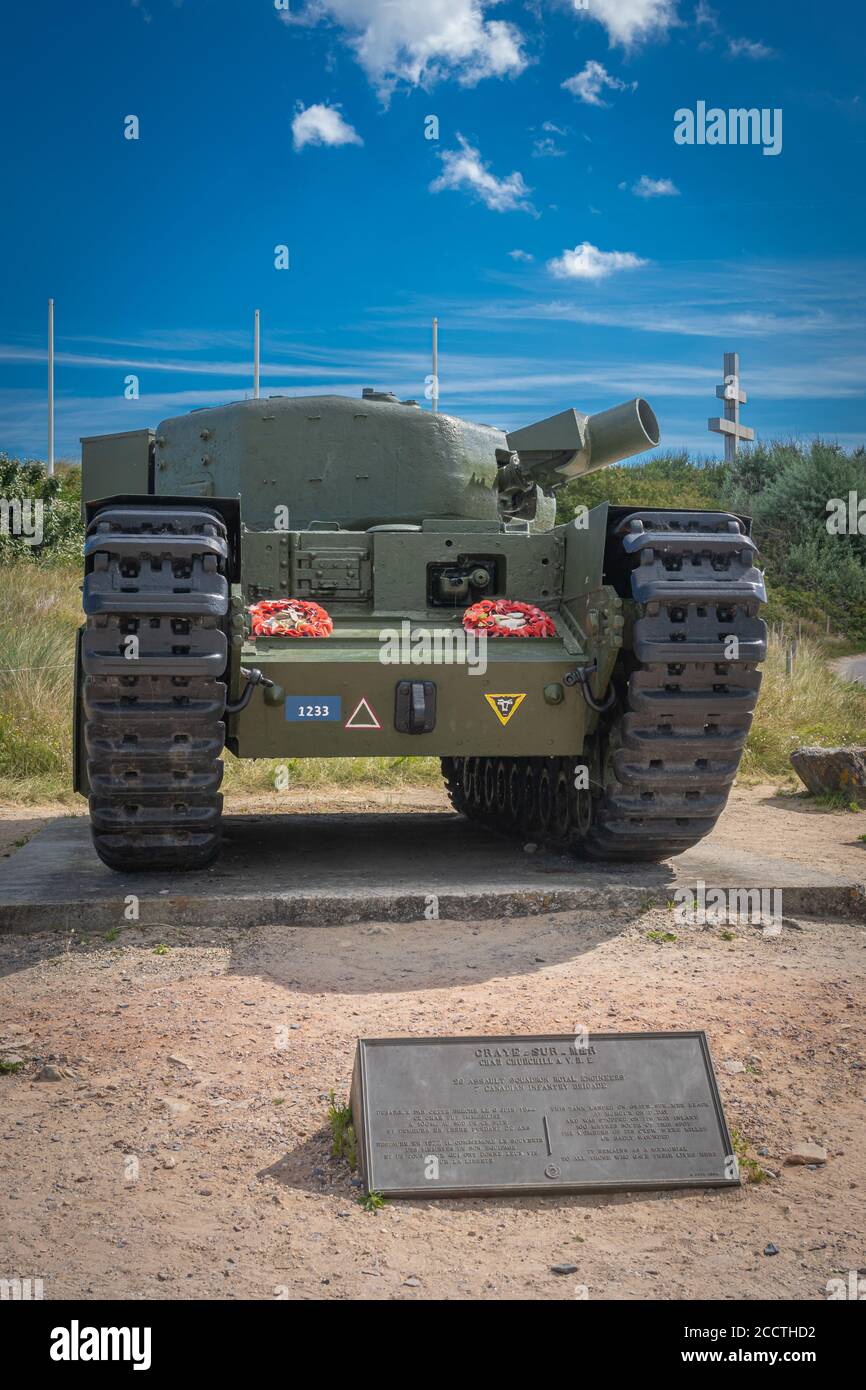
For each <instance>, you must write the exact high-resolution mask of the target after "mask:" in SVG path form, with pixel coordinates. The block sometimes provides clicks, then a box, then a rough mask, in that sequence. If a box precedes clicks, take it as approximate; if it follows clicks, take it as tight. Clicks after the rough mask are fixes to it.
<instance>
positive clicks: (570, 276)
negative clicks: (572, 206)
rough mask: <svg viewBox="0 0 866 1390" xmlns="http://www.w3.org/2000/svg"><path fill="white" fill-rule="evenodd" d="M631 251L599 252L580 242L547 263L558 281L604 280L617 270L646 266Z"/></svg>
mask: <svg viewBox="0 0 866 1390" xmlns="http://www.w3.org/2000/svg"><path fill="white" fill-rule="evenodd" d="M648 264H649V262H648V261H644V260H642V259H641V257H640V256H636V255H635V254H634V252H633V251H599V249H598V247H597V246H593V245H592V243H591V242H589V241H582V242H581V243H580V245H579V246H575V248H574V250H573V251H569V250H565V251H563V253H562V255H561V256H557V257H556V258H555V259H554V260H552V261H548V262H547V268H548V270H549V271H550V273H551V275H555V276H556V278H557V279H558V280H605V279H606V278H607V276H608V275H613V274H614V273H615V272H616V271H618V270H637V269H638V268H639V267H640V266H642V265H648Z"/></svg>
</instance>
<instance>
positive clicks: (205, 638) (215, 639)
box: [82, 505, 229, 872]
mask: <svg viewBox="0 0 866 1390" xmlns="http://www.w3.org/2000/svg"><path fill="white" fill-rule="evenodd" d="M85 556H86V560H87V567H86V575H85V580H84V588H83V601H84V611H85V614H86V617H87V622H86V628H85V631H84V637H83V644H82V667H83V671H84V674H85V679H84V688H83V691H82V699H83V704H84V739H85V746H86V750H87V772H88V780H89V784H90V820H91V828H92V833H93V844H94V847H95V849H96V852H97V854H98V855H99V857H100V859H101V860H102V861H103V863H105V864H107V865H109V867H110V868H112V869H118V870H121V871H125V872H137V871H139V870H153V869H173V870H186V869H202V868H205V867H206V866H207V865H208V864H210V863H212V862H213V860H214V859H215V858H216V857H217V855H218V854H219V850H220V817H221V813H222V796H221V795H220V793H219V787H220V783H221V781H222V774H223V765H222V761H221V758H220V754H221V753H222V749H223V746H224V743H225V724H224V722H223V721H224V713H225V704H226V685H225V683H224V680H223V676H224V673H225V670H226V664H227V660H228V640H227V637H226V632H225V627H226V615H227V613H228V607H229V586H228V579H227V577H226V573H227V569H228V540H227V536H226V528H225V524H224V522H223V521H222V519H221V518H220V517H219V516H218V515H217V514H216V513H213V512H210V511H207V510H204V509H203V508H201V507H199V506H196V507H189V508H186V507H181V508H178V507H173V508H172V509H171V510H170V511H168V510H166V509H164V508H156V507H147V506H132V505H129V506H125V505H117V506H108V507H104V508H103V509H102V510H100V511H99V512H98V513H97V514H96V515H95V517H94V518H93V519H92V521H91V522H90V524H89V526H88V528H87V536H86V539H85ZM136 644H137V647H136ZM127 652H130V655H127V654H126V653H127Z"/></svg>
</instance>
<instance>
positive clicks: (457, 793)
mask: <svg viewBox="0 0 866 1390" xmlns="http://www.w3.org/2000/svg"><path fill="white" fill-rule="evenodd" d="M658 442H659V428H658V424H657V422H656V417H655V415H654V413H653V411H652V410H651V408H650V406H649V405H648V404H647V403H646V401H644V400H641V399H634V400H630V401H627V402H625V403H624V404H622V405H618V406H615V407H614V408H613V409H610V410H605V411H602V412H601V413H600V414H596V415H590V416H587V415H584V414H582V413H581V412H580V411H578V410H574V409H568V410H564V411H562V412H561V413H559V414H556V415H553V416H551V417H550V418H549V419H545V420H542V421H540V422H539V423H536V424H529V425H527V426H526V427H525V428H522V429H518V430H515V431H514V432H513V433H511V434H506V433H503V432H502V431H500V430H497V429H494V428H492V427H489V426H486V425H478V424H471V423H468V422H466V421H463V420H459V419H456V418H454V417H452V416H449V415H447V414H441V413H436V412H432V411H428V410H422V409H420V408H419V407H418V405H417V404H416V403H415V402H414V401H400V400H398V399H397V398H396V397H395V396H393V395H392V394H390V393H388V392H379V391H373V390H365V391H364V392H363V395H362V398H361V399H360V400H358V399H349V398H346V397H342V396H309V397H291V398H290V397H284V396H272V397H269V398H267V399H255V400H244V401H239V402H237V403H235V404H233V405H227V406H224V407H218V408H216V409H203V410H198V411H194V412H193V413H192V414H189V415H185V416H180V417H177V418H173V419H170V420H164V421H163V422H162V424H161V425H159V426H158V428H157V429H156V430H155V431H150V430H138V431H133V432H131V433H126V434H116V435H104V436H98V437H93V438H88V439H85V440H84V441H83V488H84V499H85V500H84V504H83V505H84V511H85V519H86V542H85V576H84V587H83V593H84V612H85V622H84V625H83V626H82V628H81V630H80V632H79V636H78V650H77V663H76V702H75V735H76V737H75V785H76V788H77V790H78V791H80V792H81V793H83V794H85V795H86V796H87V797H88V798H89V805H90V817H91V823H92V828H93V841H94V845H95V847H96V850H97V853H98V854H99V856H100V858H101V859H102V860H104V862H105V863H106V864H108V865H110V866H111V867H112V868H113V869H117V870H123V871H129V870H140V869H176V870H185V869H201V868H203V867H205V866H206V865H208V864H210V863H212V861H213V860H214V859H215V858H216V856H217V854H218V853H219V848H220V816H221V811H222V797H221V795H220V783H221V780H222V773H223V761H222V759H223V751H224V749H225V748H227V749H228V750H229V751H230V752H231V753H232V754H233V755H234V756H235V757H237V758H279V759H286V760H287V759H290V758H303V757H316V758H328V757H345V756H355V755H358V756H370V755H385V756H389V757H396V756H400V757H402V756H413V755H414V756H430V755H433V756H435V757H437V758H440V759H441V764H442V772H443V776H444V779H445V785H446V787H447V790H448V794H449V796H450V798H451V802H452V804H453V806H454V808H455V810H456V811H459V812H460V813H462V814H463V815H465V816H467V817H469V818H471V819H472V820H473V821H476V822H478V823H480V824H482V825H485V826H489V827H491V828H492V829H495V830H496V831H498V832H501V833H507V834H514V835H518V836H520V837H522V839H523V840H533V841H536V842H538V843H539V844H544V845H547V846H549V847H551V848H553V849H556V850H558V851H564V852H572V853H576V854H584V855H587V856H590V857H592V858H596V859H611V860H625V861H628V860H638V859H645V860H658V859H662V858H664V857H666V856H668V855H671V854H677V853H678V852H680V851H681V850H684V849H686V848H688V847H689V846H690V845H694V844H695V843H696V842H697V841H698V840H700V839H701V838H702V836H704V835H706V834H708V832H709V831H710V830H712V828H713V826H714V824H715V822H716V820H717V818H718V816H719V814H720V812H721V811H722V809H723V807H724V805H725V801H726V798H727V795H728V791H729V788H730V786H731V783H732V781H733V779H734V776H735V774H736V771H737V766H738V763H739V760H740V756H741V754H742V750H743V745H744V742H745V739H746V735H747V733H748V730H749V726H750V723H751V720H752V713H753V710H754V708H755V702H756V700H757V697H758V688H759V684H760V679H761V677H760V674H759V671H758V663H759V662H760V661H761V660H762V659H763V657H764V655H765V651H766V630H765V627H764V624H763V623H762V621H761V620H760V617H759V616H758V614H759V609H760V605H761V603H762V602H763V601H764V599H765V591H764V583H763V578H762V575H761V572H760V571H759V570H758V569H757V568H756V564H755V560H756V555H755V546H754V544H753V542H752V540H751V539H750V534H749V530H750V528H749V523H748V521H747V520H745V519H743V518H740V517H737V516H731V515H727V514H723V513H721V512H712V511H690V510H684V511H678V510H673V509H666V508H664V509H663V508H653V507H642V506H633V507H627V506H611V505H608V504H607V503H603V504H602V505H600V506H597V507H595V508H593V509H592V510H590V511H586V510H585V509H584V510H580V511H578V513H577V515H576V516H575V518H574V519H573V520H571V521H569V522H568V523H566V524H564V525H557V524H556V515H555V514H556V498H555V493H556V489H557V488H558V487H560V486H562V484H563V483H565V482H567V481H568V480H569V479H572V478H577V477H580V476H581V475H582V474H584V473H588V472H590V471H592V470H594V469H598V468H603V467H605V465H607V464H610V463H614V462H616V461H617V460H620V459H626V458H629V457H631V456H633V455H635V454H639V453H641V452H643V451H644V450H647V449H651V448H653V447H654V446H655V445H657V444H658Z"/></svg>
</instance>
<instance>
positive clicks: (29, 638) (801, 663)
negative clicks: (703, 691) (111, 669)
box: [0, 560, 866, 806]
mask: <svg viewBox="0 0 866 1390" xmlns="http://www.w3.org/2000/svg"><path fill="white" fill-rule="evenodd" d="M79 584H80V576H79V573H78V571H77V569H76V568H71V567H69V566H66V565H50V566H49V565H44V566H43V565H37V564H34V563H33V562H32V561H26V560H22V561H13V562H12V563H10V564H5V565H2V566H0V800H3V801H6V802H13V803H19V804H36V803H38V802H40V801H49V800H59V801H62V802H66V803H68V804H69V805H70V806H75V805H78V806H80V805H81V804H82V803H81V801H80V799H79V798H78V797H76V796H75V795H74V793H73V792H72V791H71V784H72V714H71V711H72V683H73V655H74V639H75V631H76V628H77V627H78V625H79V623H80V621H81V609H80V602H81V600H80V594H79ZM764 669H765V674H764V683H763V686H762V690H761V698H760V701H759V703H758V711H757V715H756V717H755V722H754V725H753V727H752V732H751V734H750V736H749V741H748V744H747V747H746V754H745V757H744V759H743V765H742V770H741V777H742V778H744V779H745V780H749V781H757V780H769V781H789V782H791V781H795V780H796V779H795V778H794V774H793V772H792V769H791V766H790V763H789V761H788V755H789V754H790V752H791V750H792V749H793V748H796V747H797V746H798V745H799V744H802V743H820V744H836V743H840V744H845V743H864V742H866V689H864V688H862V687H861V686H858V685H852V684H846V683H844V682H842V681H840V680H839V679H838V678H837V677H835V676H834V675H833V674H832V672H831V671H830V670H829V668H828V667H827V665H826V656H825V653H824V652H823V650H822V648H821V645H820V644H819V643H818V642H815V641H810V640H807V639H805V638H804V639H803V640H802V641H801V643H800V646H799V651H798V654H797V660H796V664H795V669H794V676H793V679H790V680H789V679H788V678H787V677H786V675H785V653H784V646H783V644H782V643H781V642H776V641H771V644H770V652H769V656H768V659H767V663H766V666H765V668H764ZM225 761H226V775H225V783H224V786H225V789H226V791H227V792H229V793H256V792H263V791H269V790H271V789H272V788H273V786H274V777H275V773H276V770H277V768H278V767H285V768H286V769H287V776H288V785H289V786H290V787H297V788H310V789H312V790H315V789H317V788H321V789H322V791H323V792H324V791H325V789H326V788H328V787H333V786H337V787H341V786H342V787H347V788H349V787H354V788H359V789H363V788H365V787H367V788H370V789H374V788H375V789H387V788H393V789H394V790H399V789H400V788H401V787H420V788H423V787H438V786H440V785H441V781H440V774H439V763H438V759H435V758H404V757H396V758H294V759H284V760H262V761H259V762H239V761H237V760H236V759H234V758H233V757H232V756H231V754H227V755H226V760H225Z"/></svg>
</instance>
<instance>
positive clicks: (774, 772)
mask: <svg viewBox="0 0 866 1390" xmlns="http://www.w3.org/2000/svg"><path fill="white" fill-rule="evenodd" d="M809 743H815V744H820V745H821V746H823V747H830V746H832V745H835V744H851V743H859V744H863V743H866V688H864V687H863V686H862V685H856V684H854V683H853V682H846V681H842V680H840V679H839V678H838V677H837V676H835V675H834V674H833V672H832V671H831V670H830V668H829V667H828V665H827V658H826V654H825V652H824V650H823V648H822V646H821V644H820V643H819V642H816V641H811V640H809V639H807V638H803V639H802V640H801V641H800V642H799V643H798V646H797V654H796V657H795V660H794V672H793V676H791V677H789V676H787V675H786V672H785V643H784V642H782V641H779V640H777V639H774V638H771V639H770V645H769V650H768V652H767V660H766V662H765V663H764V666H763V681H762V683H761V695H760V699H759V700H758V708H757V710H756V712H755V718H754V722H753V724H752V728H751V732H750V733H749V739H748V742H747V744H746V752H745V756H744V758H743V761H742V764H741V766H740V777H741V779H745V780H758V779H763V778H765V779H769V780H770V781H775V780H779V779H786V780H791V781H794V782H797V785H798V786H799V785H800V783H799V781H798V779H797V777H796V774H795V773H794V771H793V769H792V767H791V764H790V761H789V757H790V754H791V752H792V751H793V750H794V749H795V748H798V747H800V746H802V745H803V744H809Z"/></svg>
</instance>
